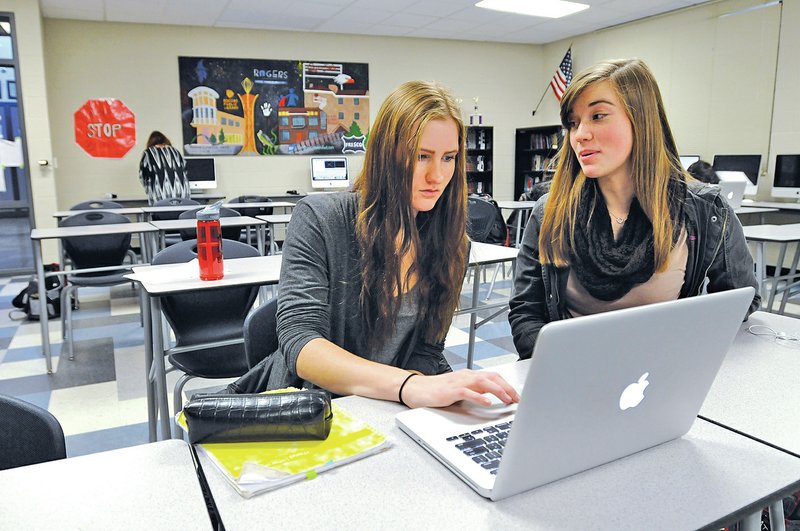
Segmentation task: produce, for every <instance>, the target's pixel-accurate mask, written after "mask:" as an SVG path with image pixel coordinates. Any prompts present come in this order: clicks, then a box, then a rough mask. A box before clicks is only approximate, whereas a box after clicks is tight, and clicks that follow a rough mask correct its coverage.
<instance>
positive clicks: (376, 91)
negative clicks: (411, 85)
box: [44, 19, 546, 208]
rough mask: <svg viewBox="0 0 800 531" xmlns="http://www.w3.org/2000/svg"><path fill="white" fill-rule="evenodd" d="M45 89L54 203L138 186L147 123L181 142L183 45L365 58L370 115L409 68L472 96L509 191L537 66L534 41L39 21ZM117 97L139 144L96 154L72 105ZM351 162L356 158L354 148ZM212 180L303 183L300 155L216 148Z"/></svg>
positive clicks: (261, 186)
mask: <svg viewBox="0 0 800 531" xmlns="http://www.w3.org/2000/svg"><path fill="white" fill-rule="evenodd" d="M44 27H45V49H46V52H47V53H46V60H45V62H46V66H47V75H48V96H49V100H50V114H51V119H52V138H53V149H54V152H55V155H56V157H57V158H58V175H57V186H58V203H59V206H60V207H62V208H68V207H69V206H70V205H71V204H74V203H76V202H78V201H80V200H84V199H87V198H89V197H93V196H98V195H102V194H104V193H106V192H112V191H113V192H114V193H117V194H120V195H127V196H130V195H142V194H143V191H142V189H141V187H140V185H139V182H138V177H137V172H138V162H139V157H140V155H141V152H142V149H143V145H144V142H145V141H146V139H147V135H148V134H149V133H150V131H152V130H153V129H160V130H162V131H163V132H164V133H166V134H167V135H168V136H169V137H170V138H171V140H172V141H173V142H174V143H175V144H180V142H181V125H180V99H179V86H178V83H179V80H178V71H177V67H178V59H177V58H178V56H182V55H187V56H204V55H205V56H211V57H236V58H250V57H253V58H267V59H310V60H315V59H316V60H335V61H350V62H366V63H369V68H370V97H371V103H370V105H371V110H370V116H371V119H374V116H375V114H376V112H377V110H378V107H379V106H380V104H381V102H382V101H383V99H384V98H385V96H386V94H387V93H388V92H389V91H391V90H392V89H393V88H394V87H396V86H397V85H399V84H400V83H402V82H404V81H407V80H409V79H431V80H437V81H440V82H442V83H444V84H446V85H448V86H450V87H451V88H452V89H453V91H454V92H455V93H456V95H457V97H459V98H462V99H463V100H464V103H463V108H464V109H465V114H468V113H469V111H470V109H471V107H472V98H473V97H475V96H478V97H479V101H480V110H481V112H482V113H483V114H484V115H485V123H488V124H489V125H493V126H495V161H494V163H495V165H494V171H495V176H496V177H495V191H496V194H495V195H496V196H498V197H500V198H511V195H512V191H513V187H512V173H513V166H514V145H513V144H514V129H515V128H517V127H523V126H526V125H529V123H530V119H529V117H530V110H531V109H532V108H533V105H534V104H535V99H536V97H538V95H536V94H534V93H535V92H536V91H535V90H531V87H540V86H543V85H544V84H545V83H546V80H545V78H543V77H542V75H543V74H541V72H542V65H541V59H540V56H541V48H540V47H537V46H532V45H511V44H486V43H477V42H462V41H446V40H428V39H401V38H385V37H380V38H378V37H359V36H348V35H335V34H313V33H289V32H279V31H257V30H241V29H215V28H189V27H179V26H162V25H134V24H111V23H97V22H78V21H67V20H56V19H46V20H45V24H44ZM101 97H114V98H119V99H121V100H122V101H123V102H124V103H125V104H126V105H128V107H130V108H131V109H132V110H133V111H134V113H135V114H136V124H137V127H136V129H137V131H136V133H137V145H136V147H135V148H134V149H133V150H132V151H130V152H129V153H128V154H127V155H126V156H125V157H124V158H122V159H94V158H91V157H90V156H89V155H87V154H86V153H84V152H83V150H81V149H80V148H79V147H78V146H77V145H76V144H75V142H74V138H73V125H72V123H73V113H74V111H75V110H76V109H77V108H78V107H79V106H80V105H81V104H83V102H84V101H86V100H87V99H89V98H101ZM350 163H351V165H352V170H351V171H357V170H359V169H360V168H361V163H362V157H358V156H353V157H350ZM216 164H217V172H218V176H219V183H220V184H219V186H220V187H219V189H218V191H219V192H221V193H224V194H226V195H228V196H229V197H232V196H235V195H239V194H243V193H257V194H267V195H269V194H283V193H285V191H286V190H289V189H297V190H309V188H310V178H309V168H308V157H307V156H272V157H217V159H216Z"/></svg>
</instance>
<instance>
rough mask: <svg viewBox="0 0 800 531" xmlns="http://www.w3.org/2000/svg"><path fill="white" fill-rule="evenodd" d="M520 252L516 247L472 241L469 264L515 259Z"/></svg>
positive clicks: (494, 262)
mask: <svg viewBox="0 0 800 531" xmlns="http://www.w3.org/2000/svg"><path fill="white" fill-rule="evenodd" d="M518 254H519V249H517V248H516V247H505V246H503V245H493V244H491V243H481V242H472V245H471V246H470V249H469V265H478V264H480V265H486V264H496V263H498V262H507V261H508V260H515V259H516V258H517V255H518Z"/></svg>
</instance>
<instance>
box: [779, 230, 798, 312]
mask: <svg viewBox="0 0 800 531" xmlns="http://www.w3.org/2000/svg"><path fill="white" fill-rule="evenodd" d="M798 262H800V242H798V243H797V246H796V247H795V249H794V258H792V267H791V268H789V278H787V279H786V287H785V288H784V289H783V297H781V305H780V306H779V307H778V313H779V314H780V315H783V314H784V312H785V311H786V303H787V302H788V300H789V295H790V292H791V290H792V286H794V285H795V283H796V280H795V276H796V275H797V264H798Z"/></svg>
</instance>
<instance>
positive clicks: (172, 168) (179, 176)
mask: <svg viewBox="0 0 800 531" xmlns="http://www.w3.org/2000/svg"><path fill="white" fill-rule="evenodd" d="M139 181H141V183H142V186H144V189H145V191H146V192H147V199H148V201H149V203H150V204H151V205H152V204H153V203H155V202H156V201H159V200H161V199H166V198H169V197H189V180H188V178H187V176H186V163H185V162H184V160H183V156H182V155H181V154H180V152H179V151H178V150H177V149H175V148H174V147H172V146H151V147H149V148H147V149H146V150H145V151H144V154H143V155H142V160H141V162H140V163H139Z"/></svg>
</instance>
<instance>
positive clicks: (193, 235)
mask: <svg viewBox="0 0 800 531" xmlns="http://www.w3.org/2000/svg"><path fill="white" fill-rule="evenodd" d="M203 208H205V207H203ZM198 210H202V208H194V209H192V210H187V211H186V212H181V213H180V215H179V216H178V219H196V218H197V212H198ZM239 216H241V214H239V211H238V210H234V209H232V208H225V207H222V208H220V209H219V217H221V218H235V217H239ZM241 234H242V228H241V227H223V229H222V237H223V238H224V239H226V240H236V241H239V237H240V236H241ZM181 239H182V240H183V241H188V240H194V239H197V229H194V228H192V229H183V230H181Z"/></svg>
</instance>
